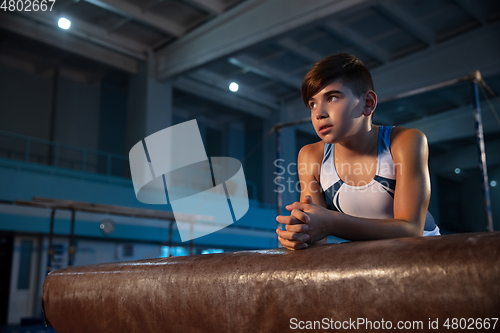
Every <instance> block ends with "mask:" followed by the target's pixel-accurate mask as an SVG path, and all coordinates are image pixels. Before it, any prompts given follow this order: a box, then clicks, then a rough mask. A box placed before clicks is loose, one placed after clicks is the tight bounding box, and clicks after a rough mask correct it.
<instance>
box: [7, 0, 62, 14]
mask: <svg viewBox="0 0 500 333" xmlns="http://www.w3.org/2000/svg"><path fill="white" fill-rule="evenodd" d="M0 1H1V0H0ZM55 3H56V0H3V1H2V5H0V9H1V10H3V11H4V12H7V11H9V12H14V11H18V12H38V11H42V12H46V11H49V12H50V11H52V7H53V6H54V4H55Z"/></svg>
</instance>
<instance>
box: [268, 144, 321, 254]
mask: <svg viewBox="0 0 500 333" xmlns="http://www.w3.org/2000/svg"><path fill="white" fill-rule="evenodd" d="M323 147H324V146H323V145H322V144H320V143H316V144H313V145H307V146H305V147H303V148H302V149H301V150H300V152H299V156H298V161H297V169H298V173H299V180H300V202H302V203H306V204H309V203H315V204H317V205H320V206H321V207H324V208H326V202H325V196H324V193H323V190H322V188H321V185H320V184H319V172H320V167H321V158H322V154H321V155H319V153H321V152H322V151H323V150H322V149H323ZM318 157H319V160H318ZM287 207H289V206H287ZM287 209H288V208H287ZM276 220H277V221H278V222H280V223H283V224H285V225H286V230H281V229H277V230H276V232H277V233H278V239H279V240H280V242H281V244H282V245H283V246H284V247H286V248H289V249H299V248H306V247H307V244H306V243H305V242H307V240H309V237H308V236H307V229H308V227H307V224H306V223H307V222H308V217H307V216H306V214H304V212H302V211H300V210H298V209H295V210H291V214H290V216H278V217H277V218H276ZM318 243H326V237H325V238H324V239H323V240H321V241H318Z"/></svg>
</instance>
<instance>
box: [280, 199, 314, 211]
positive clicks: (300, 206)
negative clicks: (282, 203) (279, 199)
mask: <svg viewBox="0 0 500 333" xmlns="http://www.w3.org/2000/svg"><path fill="white" fill-rule="evenodd" d="M307 205H309V204H307V203H304V202H297V201H296V202H294V203H293V204H291V205H288V206H286V207H285V208H286V209H287V210H289V211H292V210H294V209H300V210H304V209H305V208H306V207H307Z"/></svg>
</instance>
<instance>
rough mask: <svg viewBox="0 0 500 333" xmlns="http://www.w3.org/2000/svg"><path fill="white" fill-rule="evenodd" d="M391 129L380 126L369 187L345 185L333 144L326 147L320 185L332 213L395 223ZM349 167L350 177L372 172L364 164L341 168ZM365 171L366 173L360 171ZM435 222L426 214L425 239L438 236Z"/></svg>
mask: <svg viewBox="0 0 500 333" xmlns="http://www.w3.org/2000/svg"><path fill="white" fill-rule="evenodd" d="M392 129H393V127H392V126H380V128H379V135H378V154H377V165H376V168H377V170H376V172H375V177H374V178H373V179H372V181H371V182H369V183H368V184H366V185H363V186H351V185H348V184H346V183H344V182H343V181H342V179H340V176H339V175H338V173H337V169H336V167H335V162H334V159H335V157H334V155H335V154H334V149H335V146H334V144H327V143H325V149H324V152H323V163H322V164H321V173H320V184H321V187H322V188H323V191H324V192H325V199H326V202H327V207H328V208H329V209H332V210H335V211H338V212H341V213H344V214H347V215H352V216H356V217H364V218H376V219H393V218H394V191H395V190H396V168H395V166H394V160H393V159H392V154H391V150H390V146H391V132H392ZM339 167H340V168H343V167H349V168H350V169H349V173H356V172H361V171H362V172H370V171H371V170H366V169H367V167H368V166H367V165H361V163H354V165H353V164H347V163H346V164H340V165H339ZM361 168H363V170H361ZM439 234H440V233H439V228H438V227H437V225H436V223H435V222H434V218H433V217H432V215H431V214H430V213H429V212H428V211H427V216H426V219H425V227H424V234H423V235H424V236H431V235H439Z"/></svg>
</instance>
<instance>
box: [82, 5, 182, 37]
mask: <svg viewBox="0 0 500 333" xmlns="http://www.w3.org/2000/svg"><path fill="white" fill-rule="evenodd" d="M85 1H87V2H89V3H91V4H93V5H95V6H98V7H101V8H103V9H106V10H109V11H111V12H113V13H116V14H119V15H122V16H125V17H131V18H132V19H135V20H137V21H141V22H143V23H146V24H149V25H152V26H154V27H156V28H158V29H160V30H161V31H163V32H165V33H168V34H169V35H172V36H175V37H181V36H183V35H184V34H185V33H186V30H187V29H186V28H185V27H183V26H181V25H179V24H177V23H175V22H172V21H169V20H167V19H165V18H163V17H161V16H159V15H156V14H153V13H151V12H146V11H143V10H142V8H141V7H139V6H136V5H133V4H131V3H130V2H125V1H121V0H85Z"/></svg>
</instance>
